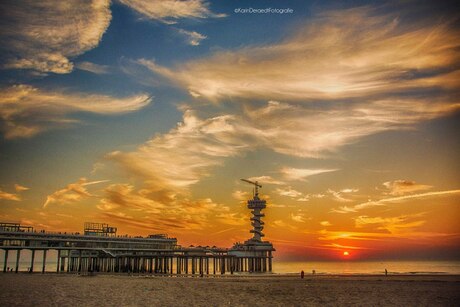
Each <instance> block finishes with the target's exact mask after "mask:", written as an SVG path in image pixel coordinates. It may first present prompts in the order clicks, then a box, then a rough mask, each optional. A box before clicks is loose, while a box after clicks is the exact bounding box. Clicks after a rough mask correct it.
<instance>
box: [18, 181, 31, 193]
mask: <svg viewBox="0 0 460 307" xmlns="http://www.w3.org/2000/svg"><path fill="white" fill-rule="evenodd" d="M14 189H15V190H16V192H22V191H27V190H30V188H28V187H25V186H23V185H20V184H17V183H16V184H15V185H14Z"/></svg>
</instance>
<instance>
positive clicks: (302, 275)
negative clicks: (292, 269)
mask: <svg viewBox="0 0 460 307" xmlns="http://www.w3.org/2000/svg"><path fill="white" fill-rule="evenodd" d="M304 276H305V273H304V271H303V270H302V272H300V278H302V279H303V278H304Z"/></svg>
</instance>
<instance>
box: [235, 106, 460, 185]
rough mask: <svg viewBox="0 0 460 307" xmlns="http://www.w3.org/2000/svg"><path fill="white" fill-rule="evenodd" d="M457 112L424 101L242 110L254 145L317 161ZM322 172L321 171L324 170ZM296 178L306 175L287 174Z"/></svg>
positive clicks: (447, 107)
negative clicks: (361, 142)
mask: <svg viewBox="0 0 460 307" xmlns="http://www.w3.org/2000/svg"><path fill="white" fill-rule="evenodd" d="M459 109H460V104H449V103H444V102H439V103H436V102H434V101H433V100H432V99H430V100H428V99H427V100H425V101H407V100H406V101H394V100H392V101H390V100H385V101H374V102H368V101H367V102H365V103H364V102H363V103H359V104H350V105H343V104H342V105H334V106H332V107H330V108H324V109H310V108H309V107H308V106H303V105H299V104H292V103H281V102H276V101H270V102H268V103H267V104H266V105H265V106H261V107H254V106H251V105H246V106H245V115H246V117H244V118H240V119H239V120H240V121H243V120H244V119H245V118H247V120H246V121H245V122H244V124H245V126H249V127H251V130H250V131H251V133H252V134H254V135H255V136H256V139H255V140H256V143H254V144H253V145H257V144H260V145H261V146H265V147H267V148H271V149H272V150H274V151H275V152H278V153H282V154H286V155H291V156H298V157H313V158H318V157H322V156H324V155H326V154H327V153H332V152H335V151H337V150H338V149H339V148H341V147H342V146H345V145H348V144H352V143H355V142H357V141H358V140H360V139H361V138H363V137H365V136H369V135H373V134H376V133H379V132H383V131H388V130H396V129H407V128H409V127H411V126H413V125H414V124H416V123H418V122H420V121H422V120H429V119H433V118H436V117H439V116H443V115H447V114H450V113H452V112H455V111H456V110H459ZM326 170H327V169H324V170H323V171H326ZM286 175H287V176H291V177H293V178H294V177H296V178H300V177H301V176H304V175H308V171H299V170H297V171H296V170H295V169H291V170H288V171H287V172H286Z"/></svg>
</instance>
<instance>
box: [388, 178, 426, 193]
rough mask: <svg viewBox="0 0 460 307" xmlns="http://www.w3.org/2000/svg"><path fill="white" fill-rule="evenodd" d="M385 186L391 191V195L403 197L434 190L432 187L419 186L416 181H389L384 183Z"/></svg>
mask: <svg viewBox="0 0 460 307" xmlns="http://www.w3.org/2000/svg"><path fill="white" fill-rule="evenodd" d="M383 185H384V186H385V187H386V188H387V189H388V190H389V194H391V195H403V194H406V193H412V192H418V191H423V190H428V189H431V188H432V186H430V185H425V184H417V183H415V181H409V180H394V181H387V182H384V183H383Z"/></svg>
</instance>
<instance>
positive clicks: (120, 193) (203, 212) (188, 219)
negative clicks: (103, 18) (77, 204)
mask: <svg viewBox="0 0 460 307" xmlns="http://www.w3.org/2000/svg"><path fill="white" fill-rule="evenodd" d="M97 208H98V209H99V210H100V211H101V214H102V215H103V216H104V217H107V218H108V219H110V220H112V219H114V220H116V221H118V222H121V221H125V220H126V222H127V223H128V224H131V225H132V226H133V227H138V228H139V227H140V228H151V229H161V230H163V231H165V230H168V229H169V230H171V229H173V230H174V231H175V232H177V231H180V230H191V229H205V228H206V227H209V226H210V225H211V226H214V225H215V223H218V224H225V225H241V224H242V223H247V217H246V216H242V215H240V214H238V213H235V212H231V211H230V208H229V207H228V206H225V205H222V204H218V203H215V202H214V201H213V200H212V199H209V198H205V199H197V200H190V199H188V198H186V197H183V196H179V195H175V194H168V195H166V194H165V193H162V192H159V191H156V190H151V189H149V188H141V189H137V188H135V187H134V186H133V185H131V184H113V185H110V186H108V187H106V188H105V191H104V196H103V197H102V198H101V200H100V203H99V204H98V205H97ZM152 220H154V221H155V226H152V225H151V224H150V222H151V221H152Z"/></svg>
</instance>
